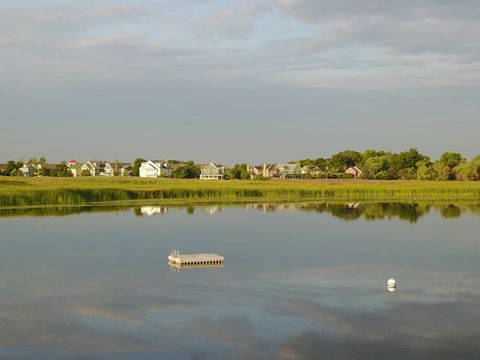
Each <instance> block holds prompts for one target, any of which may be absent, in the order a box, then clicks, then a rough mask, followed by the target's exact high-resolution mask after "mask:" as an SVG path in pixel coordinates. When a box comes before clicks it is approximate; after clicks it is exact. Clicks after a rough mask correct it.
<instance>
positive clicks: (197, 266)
mask: <svg viewBox="0 0 480 360" xmlns="http://www.w3.org/2000/svg"><path fill="white" fill-rule="evenodd" d="M168 265H169V266H170V271H171V272H173V273H179V272H180V271H182V270H187V269H188V270H191V269H222V268H223V263H219V264H183V265H181V264H177V263H175V262H172V261H169V262H168Z"/></svg>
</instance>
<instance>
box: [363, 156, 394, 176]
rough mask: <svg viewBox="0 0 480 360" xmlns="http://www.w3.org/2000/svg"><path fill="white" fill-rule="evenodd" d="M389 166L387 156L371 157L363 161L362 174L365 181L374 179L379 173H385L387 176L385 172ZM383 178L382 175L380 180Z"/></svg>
mask: <svg viewBox="0 0 480 360" xmlns="http://www.w3.org/2000/svg"><path fill="white" fill-rule="evenodd" d="M389 166H390V162H389V157H388V156H386V155H382V156H371V157H369V158H367V160H366V161H365V164H364V166H363V173H364V176H365V178H367V179H376V178H377V174H379V173H380V172H382V173H383V172H385V174H387V173H386V171H387V170H388V168H389ZM384 177H385V175H382V178H384Z"/></svg>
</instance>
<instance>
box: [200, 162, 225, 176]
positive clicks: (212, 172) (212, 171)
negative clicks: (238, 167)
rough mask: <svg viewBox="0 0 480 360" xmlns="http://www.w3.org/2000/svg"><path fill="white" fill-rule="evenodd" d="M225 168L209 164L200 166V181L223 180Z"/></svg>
mask: <svg viewBox="0 0 480 360" xmlns="http://www.w3.org/2000/svg"><path fill="white" fill-rule="evenodd" d="M224 172H225V168H224V167H223V166H221V165H217V164H214V163H213V162H211V163H210V164H208V165H205V166H202V169H201V173H200V179H202V180H223V178H224Z"/></svg>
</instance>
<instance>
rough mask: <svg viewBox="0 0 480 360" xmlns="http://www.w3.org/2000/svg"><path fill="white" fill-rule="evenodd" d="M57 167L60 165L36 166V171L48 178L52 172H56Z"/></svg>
mask: <svg viewBox="0 0 480 360" xmlns="http://www.w3.org/2000/svg"><path fill="white" fill-rule="evenodd" d="M58 166H60V164H38V165H37V170H38V171H39V173H41V174H42V175H44V176H50V174H51V173H52V171H54V170H57V168H58ZM40 171H41V172H40Z"/></svg>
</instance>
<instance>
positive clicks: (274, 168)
mask: <svg viewBox="0 0 480 360" xmlns="http://www.w3.org/2000/svg"><path fill="white" fill-rule="evenodd" d="M59 166H60V164H23V166H22V167H21V168H20V169H19V171H20V172H21V174H23V176H27V177H31V176H36V175H38V174H44V175H48V174H49V173H50V171H53V170H58V168H59ZM63 166H65V164H64V165H63ZM66 166H67V168H68V170H69V171H70V172H71V173H72V175H73V176H74V177H77V176H130V175H131V174H132V171H133V165H132V164H130V163H122V162H118V161H105V160H88V161H87V162H85V163H79V162H78V161H76V160H70V161H69V162H68V163H67V164H66ZM179 166H181V164H174V165H172V164H169V163H168V162H166V161H163V160H148V161H144V162H142V163H141V166H140V168H139V169H138V170H139V176H140V177H142V178H158V177H165V178H169V177H172V176H173V172H174V171H175V169H176V168H178V167H179ZM4 168H5V164H0V171H1V170H3V169H4ZM200 169H201V170H200V176H199V178H200V179H202V180H223V179H225V167H224V166H222V165H220V164H216V163H213V162H210V163H209V164H207V165H203V166H201V168H200ZM247 172H248V173H249V175H250V178H251V179H256V178H269V179H300V178H303V177H305V175H307V174H309V175H312V176H315V177H320V176H322V175H326V174H327V170H325V169H320V168H308V167H306V166H304V167H301V166H300V164H299V163H286V164H280V163H279V164H277V163H264V164H262V165H247ZM346 173H347V174H351V175H352V176H353V178H355V179H356V178H359V177H360V175H361V173H362V171H361V170H360V169H359V168H358V167H356V166H353V167H350V168H348V169H347V170H346Z"/></svg>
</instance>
